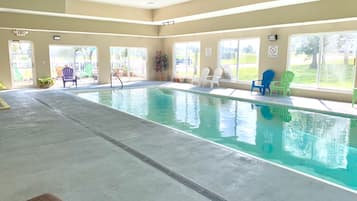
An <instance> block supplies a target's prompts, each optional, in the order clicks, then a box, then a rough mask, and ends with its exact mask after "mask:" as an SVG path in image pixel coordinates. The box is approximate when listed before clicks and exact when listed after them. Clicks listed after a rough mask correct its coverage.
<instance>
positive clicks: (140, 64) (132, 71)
mask: <svg viewBox="0 0 357 201" xmlns="http://www.w3.org/2000/svg"><path fill="white" fill-rule="evenodd" d="M110 63H111V66H112V71H113V73H114V74H113V75H114V77H113V78H115V77H116V76H119V77H120V79H122V80H123V81H136V80H145V79H146V63H147V50H146V48H136V47H110Z"/></svg>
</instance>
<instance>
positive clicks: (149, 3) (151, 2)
mask: <svg viewBox="0 0 357 201" xmlns="http://www.w3.org/2000/svg"><path fill="white" fill-rule="evenodd" d="M146 4H147V5H154V4H155V2H153V1H149V2H147V3H146Z"/></svg>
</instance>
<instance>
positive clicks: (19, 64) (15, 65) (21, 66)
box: [9, 41, 34, 88]
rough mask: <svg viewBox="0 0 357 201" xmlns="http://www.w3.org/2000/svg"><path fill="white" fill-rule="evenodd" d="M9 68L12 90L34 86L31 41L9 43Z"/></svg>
mask: <svg viewBox="0 0 357 201" xmlns="http://www.w3.org/2000/svg"><path fill="white" fill-rule="evenodd" d="M9 52H10V66H11V75H12V84H13V88H22V87H29V86H33V85H34V77H33V74H34V73H33V72H34V68H33V45H32V42H31V41H10V42H9Z"/></svg>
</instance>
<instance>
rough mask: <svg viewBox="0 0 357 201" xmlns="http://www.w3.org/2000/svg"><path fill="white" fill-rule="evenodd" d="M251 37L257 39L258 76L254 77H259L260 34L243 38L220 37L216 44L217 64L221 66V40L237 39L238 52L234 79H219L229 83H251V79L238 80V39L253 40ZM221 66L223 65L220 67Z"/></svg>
mask: <svg viewBox="0 0 357 201" xmlns="http://www.w3.org/2000/svg"><path fill="white" fill-rule="evenodd" d="M253 39H257V40H259V47H258V50H257V68H258V77H257V78H256V79H259V69H260V53H261V44H262V43H261V37H260V36H256V37H243V38H224V39H220V40H219V41H218V44H217V66H219V67H222V65H221V60H220V56H221V48H220V44H221V42H222V41H232V40H235V41H238V45H237V49H238V53H237V65H236V66H237V76H236V78H234V79H225V78H222V79H221V81H224V82H231V83H239V84H249V85H250V84H251V80H239V79H238V78H239V73H238V72H239V48H240V41H241V40H253ZM222 68H223V67H222Z"/></svg>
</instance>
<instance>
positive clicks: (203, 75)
mask: <svg viewBox="0 0 357 201" xmlns="http://www.w3.org/2000/svg"><path fill="white" fill-rule="evenodd" d="M209 71H210V70H209V68H208V67H205V68H203V69H202V71H201V75H200V78H199V80H198V85H199V86H203V85H204V82H205V80H207V77H208V75H209ZM192 81H193V80H192Z"/></svg>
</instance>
